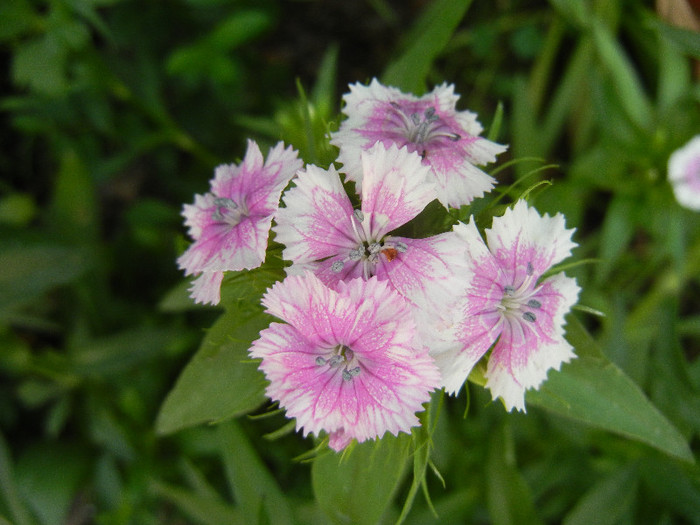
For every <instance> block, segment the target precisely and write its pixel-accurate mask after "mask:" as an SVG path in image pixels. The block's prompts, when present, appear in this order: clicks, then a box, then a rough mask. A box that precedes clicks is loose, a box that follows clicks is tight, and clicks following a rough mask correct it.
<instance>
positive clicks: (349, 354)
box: [316, 345, 362, 381]
mask: <svg viewBox="0 0 700 525" xmlns="http://www.w3.org/2000/svg"><path fill="white" fill-rule="evenodd" d="M316 365H317V366H328V367H329V368H331V369H338V370H342V372H341V373H342V375H343V380H344V381H350V380H352V378H353V377H355V376H357V375H359V374H360V372H361V371H362V369H361V368H360V364H359V362H358V360H357V358H356V357H355V352H353V351H352V350H351V349H350V348H349V347H347V346H345V345H338V346H335V347H333V348H331V349H330V351H329V352H328V353H327V354H326V355H325V356H322V355H319V356H317V357H316Z"/></svg>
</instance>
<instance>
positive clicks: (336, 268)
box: [331, 261, 343, 273]
mask: <svg viewBox="0 0 700 525" xmlns="http://www.w3.org/2000/svg"><path fill="white" fill-rule="evenodd" d="M342 270H343V261H335V262H334V263H333V264H332V265H331V271H332V272H333V273H340V272H341V271H342Z"/></svg>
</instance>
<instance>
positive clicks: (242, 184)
mask: <svg viewBox="0 0 700 525" xmlns="http://www.w3.org/2000/svg"><path fill="white" fill-rule="evenodd" d="M301 167H302V161H301V160H300V159H299V158H298V157H297V152H296V151H295V150H293V149H292V148H291V147H289V148H287V149H285V148H284V144H283V143H282V142H279V143H278V144H277V145H276V146H275V147H273V148H271V149H270V151H269V153H268V158H267V160H266V161H263V156H262V153H261V152H260V148H259V147H258V145H257V143H255V141H252V140H248V149H247V151H246V154H245V157H244V158H243V162H242V163H241V164H240V166H238V165H235V164H229V165H222V166H219V167H217V168H216V171H215V177H214V179H213V180H212V183H211V189H212V193H214V194H215V195H216V196H219V197H226V198H229V199H232V200H233V201H234V202H236V203H237V204H239V205H243V206H244V207H245V209H246V210H247V211H248V214H251V215H263V216H266V215H272V214H274V212H275V211H276V210H277V205H278V203H279V198H280V194H281V193H282V190H283V189H284V187H285V186H286V185H287V183H288V182H289V181H290V180H291V178H292V177H293V176H294V174H295V173H296V172H297V170H299V169H301Z"/></svg>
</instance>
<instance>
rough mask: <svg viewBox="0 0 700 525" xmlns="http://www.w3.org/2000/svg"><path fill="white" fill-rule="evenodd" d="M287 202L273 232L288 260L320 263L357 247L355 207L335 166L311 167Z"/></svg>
mask: <svg viewBox="0 0 700 525" xmlns="http://www.w3.org/2000/svg"><path fill="white" fill-rule="evenodd" d="M283 201H284V204H285V207H284V208H280V209H279V211H278V212H277V216H276V221H277V225H276V226H275V227H274V228H273V230H274V232H275V234H276V241H277V242H279V243H282V244H284V245H285V249H284V251H283V255H284V258H285V259H287V260H290V261H293V262H296V263H304V262H310V261H316V260H319V259H324V258H326V257H330V256H333V255H338V254H339V253H340V252H341V251H346V252H347V251H349V250H351V249H353V248H354V247H356V246H357V244H358V241H357V239H356V234H355V232H354V230H353V227H352V224H353V223H352V222H351V221H354V220H356V219H355V218H354V215H353V209H352V204H351V203H350V199H349V198H348V196H347V193H346V192H345V188H343V184H342V183H341V182H340V177H339V176H338V172H337V171H336V170H335V168H334V167H331V168H330V170H329V171H326V170H323V169H321V168H317V167H316V166H308V167H307V169H306V171H305V172H300V173H299V177H298V178H297V179H296V186H295V187H293V188H291V189H290V190H288V191H287V192H286V193H285V194H284V197H283Z"/></svg>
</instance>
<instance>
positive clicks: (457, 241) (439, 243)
mask: <svg viewBox="0 0 700 525" xmlns="http://www.w3.org/2000/svg"><path fill="white" fill-rule="evenodd" d="M390 241H391V242H393V243H402V244H403V245H405V247H406V251H404V252H398V253H396V254H394V255H393V258H392V259H391V260H389V257H387V256H386V254H385V253H380V256H379V263H378V265H377V269H376V274H377V277H378V278H379V279H382V280H383V279H386V280H388V281H389V282H390V283H391V285H392V287H393V288H394V289H395V290H397V291H398V292H399V293H400V294H401V295H403V296H404V297H406V298H407V299H408V300H409V301H411V302H412V303H413V304H415V305H416V306H418V307H419V308H422V309H424V310H429V311H436V312H442V311H447V310H451V309H453V308H454V305H455V303H456V301H457V299H458V297H460V296H461V295H462V294H463V293H464V292H465V287H466V284H467V283H468V281H469V275H470V269H469V266H468V261H467V259H466V257H465V254H466V245H465V243H464V241H463V240H462V239H461V238H460V237H459V236H458V235H457V234H455V233H454V232H446V233H442V234H439V235H434V236H432V237H428V238H426V239H409V238H405V237H391V238H390Z"/></svg>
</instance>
